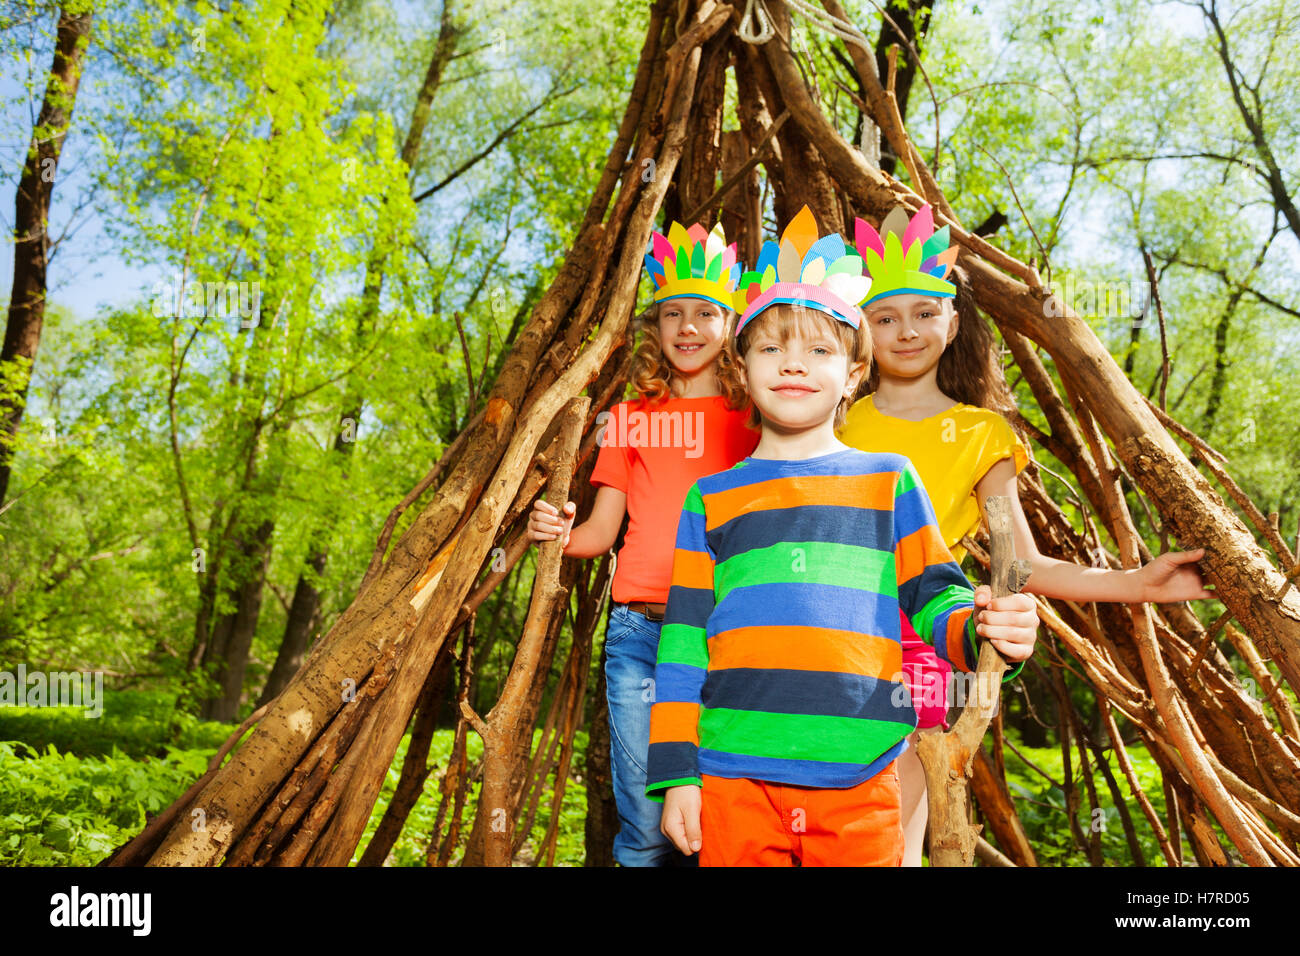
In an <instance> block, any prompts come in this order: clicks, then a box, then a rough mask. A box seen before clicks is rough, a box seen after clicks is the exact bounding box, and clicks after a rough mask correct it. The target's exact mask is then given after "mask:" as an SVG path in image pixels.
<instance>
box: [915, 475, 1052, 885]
mask: <svg viewBox="0 0 1300 956" xmlns="http://www.w3.org/2000/svg"><path fill="white" fill-rule="evenodd" d="M985 513H986V514H987V515H988V522H989V562H990V573H991V578H990V581H991V586H992V591H993V601H994V604H996V603H997V599H998V598H1003V597H1007V596H1009V595H1012V594H1018V593H1019V591H1020V589H1021V588H1022V587H1024V583H1025V581H1027V580H1028V579H1029V570H1030V569H1029V562H1028V561H1024V560H1017V559H1016V556H1015V555H1016V551H1015V539H1014V538H1013V537H1012V531H1011V502H1010V500H1009V499H1007V498H1006V497H1003V496H1001V495H997V496H992V497H989V498H987V499H986V500H985ZM975 613H976V614H978V613H979V611H978V610H977V611H976V612H975ZM999 643H1002V644H1003V645H1004V646H1006V647H1009V648H1012V649H1016V656H1017V657H1018V658H1019V657H1020V656H1021V655H1022V654H1023V656H1026V657H1027V656H1028V654H1027V653H1024V651H1025V650H1029V651H1032V647H1033V645H1032V643H1030V644H1028V645H1025V644H1024V643H1022V642H1017V641H1011V642H1003V641H999ZM1007 667H1008V664H1007V660H1006V658H1004V657H1003V656H1002V654H1000V653H999V652H998V649H997V648H996V647H994V645H993V641H992V640H985V641H982V642H981V644H980V656H979V664H978V666H977V667H976V669H975V673H974V675H973V680H972V681H971V683H970V685H968V686H970V687H971V690H970V691H969V692H968V693H967V695H966V701H965V707H964V708H963V710H962V713H961V716H960V717H959V718H958V719H957V723H956V724H955V725H954V726H953V729H952V730H950V731H948V732H947V733H942V734H938V733H932V734H922V735H921V736H920V739H919V740H918V741H917V745H916V755H917V757H919V758H920V760H921V766H922V767H923V768H924V770H925V782H926V788H927V790H928V792H929V809H930V865H931V866H970V865H971V863H972V861H973V860H974V858H975V846H976V839H977V836H978V828H976V827H973V826H971V825H970V824H969V823H968V822H967V821H968V820H969V819H970V813H969V809H968V805H969V780H970V774H971V758H972V757H973V756H974V755H975V753H976V752H977V751H978V750H979V747H980V742H981V741H982V740H983V739H984V733H985V731H986V730H987V729H988V726H989V721H990V720H992V719H993V715H994V714H995V713H997V709H998V701H999V691H1000V689H1001V685H1002V677H1003V675H1004V674H1005V673H1006V671H1007Z"/></svg>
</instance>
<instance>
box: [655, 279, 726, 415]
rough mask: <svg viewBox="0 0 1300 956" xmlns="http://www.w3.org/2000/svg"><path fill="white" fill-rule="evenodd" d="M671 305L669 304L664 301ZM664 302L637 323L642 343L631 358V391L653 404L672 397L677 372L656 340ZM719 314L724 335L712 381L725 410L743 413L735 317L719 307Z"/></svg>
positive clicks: (658, 303) (714, 366)
mask: <svg viewBox="0 0 1300 956" xmlns="http://www.w3.org/2000/svg"><path fill="white" fill-rule="evenodd" d="M665 301H671V300H665ZM661 308H663V302H657V303H655V304H654V305H653V306H651V307H650V309H648V310H647V311H646V314H645V320H644V321H642V322H640V323H639V326H640V328H639V331H640V333H641V342H640V344H638V345H637V348H636V351H635V352H634V353H633V354H632V373H631V380H632V387H633V388H635V389H636V390H637V393H638V394H639V395H640V396H641V399H642V400H643V401H645V402H648V403H650V404H655V403H658V402H661V401H664V400H665V399H668V398H671V397H672V381H673V378H674V377H676V375H677V371H676V369H674V368H673V366H672V363H671V362H669V361H668V359H667V357H665V355H664V349H663V343H662V342H661V341H660V339H659V310H660V309H661ZM718 308H719V311H721V312H722V321H723V323H724V331H723V333H722V351H721V352H719V353H718V357H717V359H716V360H715V361H714V365H713V375H714V379H715V380H716V381H717V383H718V391H719V392H720V393H721V394H722V397H723V398H725V399H726V400H727V407H728V408H731V409H735V410H739V409H743V408H744V407H745V406H746V405H748V404H749V393H748V392H747V391H746V390H745V385H744V383H743V382H741V380H740V372H739V371H738V370H737V368H736V350H735V338H734V336H733V335H732V330H733V329H734V328H735V327H736V318H737V316H736V313H735V312H734V311H733V310H731V309H723V308H722V307H721V306H719V307H718Z"/></svg>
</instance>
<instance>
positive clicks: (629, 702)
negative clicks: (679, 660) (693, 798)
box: [605, 604, 698, 866]
mask: <svg viewBox="0 0 1300 956" xmlns="http://www.w3.org/2000/svg"><path fill="white" fill-rule="evenodd" d="M662 626H663V625H662V623H661V622H659V621H651V620H648V619H647V618H646V616H645V615H644V614H639V613H637V612H636V611H630V610H628V607H627V605H626V604H615V605H614V606H613V608H612V609H611V610H610V613H609V624H608V625H607V626H606V628H605V694H606V696H607V697H608V699H609V764H610V771H611V775H612V776H613V778H614V804H615V806H616V807H617V808H618V821H619V830H618V836H616V837H614V860H615V862H617V863H618V864H619V865H621V866H693V865H695V863H696V861H697V859H698V855H693V856H689V857H683V856H682V854H681V853H679V852H678V851H677V849H676V848H675V847H674V846H673V845H672V843H671V842H669V840H668V838H667V837H666V836H664V835H663V834H662V833H660V832H659V817H660V815H661V814H662V812H663V806H664V805H663V804H662V803H656V802H655V801H653V800H651V799H649V798H648V797H647V796H646V795H645V785H646V761H647V757H648V754H649V751H650V705H651V704H652V703H653V702H654V676H655V656H656V655H657V654H658V651H659V629H660V628H661V627H662Z"/></svg>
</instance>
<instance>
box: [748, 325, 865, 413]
mask: <svg viewBox="0 0 1300 956" xmlns="http://www.w3.org/2000/svg"><path fill="white" fill-rule="evenodd" d="M812 315H813V321H803V322H799V323H797V324H796V325H795V327H794V328H793V329H792V330H791V333H790V337H789V338H788V339H786V340H785V341H782V340H781V338H780V337H779V332H778V331H777V329H776V328H775V325H776V323H768V324H767V325H766V326H764V327H762V328H760V329H757V330H755V332H754V333H753V334H752V335H751V336H750V337H749V342H748V351H747V352H746V353H745V355H744V357H743V360H742V361H741V362H739V363H738V366H739V370H740V374H741V379H742V381H744V383H745V387H746V388H747V389H748V391H749V397H750V398H751V399H752V400H753V402H754V404H755V405H756V406H757V407H758V410H759V411H760V412H761V413H762V415H763V421H764V423H766V424H770V425H775V426H777V427H779V428H781V429H782V430H785V431H804V430H806V429H809V428H814V427H816V426H818V425H821V424H823V423H824V422H826V421H828V420H831V419H833V418H834V416H835V409H836V407H837V406H838V405H839V403H840V399H842V398H844V397H845V396H846V395H848V396H852V394H853V392H854V390H855V389H856V388H857V386H858V381H859V380H860V379H861V378H862V374H863V372H865V371H866V363H864V362H855V363H852V364H850V362H849V356H848V355H847V354H846V353H845V352H844V350H843V348H842V347H841V346H840V344H839V341H838V339H837V338H836V337H835V335H834V333H833V332H832V331H831V329H830V323H831V322H833V321H835V320H834V319H830V318H826V317H823V316H821V315H819V314H817V313H813V314H812Z"/></svg>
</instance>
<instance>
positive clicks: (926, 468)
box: [837, 206, 1213, 866]
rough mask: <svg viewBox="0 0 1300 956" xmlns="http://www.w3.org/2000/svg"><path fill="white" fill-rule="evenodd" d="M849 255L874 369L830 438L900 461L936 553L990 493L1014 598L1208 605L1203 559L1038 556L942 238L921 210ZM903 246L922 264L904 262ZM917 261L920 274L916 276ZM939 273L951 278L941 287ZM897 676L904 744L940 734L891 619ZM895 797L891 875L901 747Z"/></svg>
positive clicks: (916, 657) (937, 674) (908, 858)
mask: <svg viewBox="0 0 1300 956" xmlns="http://www.w3.org/2000/svg"><path fill="white" fill-rule="evenodd" d="M856 225H857V232H856V240H857V241H856V245H857V248H858V252H859V253H860V254H861V255H862V256H863V258H864V259H865V260H866V266H867V271H868V272H870V273H871V277H872V285H871V289H870V291H868V293H867V297H866V299H865V300H864V302H863V304H862V311H863V313H864V314H865V316H866V318H865V321H866V322H867V323H868V326H869V328H870V330H871V339H872V345H873V353H874V359H875V364H874V367H873V369H872V372H871V376H870V378H869V379H868V380H867V384H866V385H865V386H864V387H865V389H866V390H867V391H868V392H869V394H868V395H867V396H866V397H865V398H862V399H860V400H859V401H858V402H856V403H855V404H854V405H853V407H852V408H850V409H849V413H848V418H847V419H846V421H845V423H844V425H843V426H842V427H841V428H840V429H839V431H838V432H837V435H838V437H839V439H840V440H841V441H843V442H844V443H845V444H846V445H851V446H853V447H854V448H859V449H861V450H862V451H868V452H894V453H897V454H902V455H906V456H907V457H908V458H910V459H911V460H912V463H913V465H915V466H916V470H917V473H918V474H919V475H920V477H921V482H922V484H924V485H925V490H926V491H927V492H928V493H929V496H930V501H931V502H932V503H933V505H934V510H935V516H936V518H937V519H938V523H939V528H940V530H941V531H942V533H943V538H944V543H945V544H947V545H948V548H949V550H950V551H952V553H953V557H954V558H956V560H957V561H958V563H960V562H961V561H962V559H963V558H964V557H965V554H966V552H965V549H964V548H962V547H961V546H960V545H959V544H958V542H960V541H961V539H962V537H964V536H965V535H967V534H973V533H974V532H975V530H976V529H977V528H978V527H979V526H980V522H981V519H982V514H981V508H982V502H983V501H984V500H985V498H987V497H988V496H990V495H1005V496H1006V497H1008V498H1009V499H1010V500H1011V512H1012V520H1013V527H1014V533H1015V542H1016V554H1017V555H1018V556H1019V557H1022V558H1026V559H1028V560H1029V562H1030V566H1031V568H1032V573H1031V574H1030V577H1029V580H1028V582H1026V584H1025V587H1024V590H1025V591H1026V592H1027V593H1032V594H1042V595H1044V596H1045V597H1055V598H1064V599H1067V600H1073V601H1119V602H1124V603H1139V602H1158V603H1169V602H1174V601H1188V600H1193V599H1197V598H1208V597H1213V593H1212V592H1210V591H1207V590H1206V589H1205V586H1204V583H1203V581H1202V580H1201V575H1200V572H1199V571H1198V570H1197V569H1196V566H1195V562H1196V561H1199V560H1200V559H1201V558H1202V557H1204V555H1205V551H1204V549H1202V548H1198V549H1196V550H1195V551H1188V552H1170V553H1168V554H1162V555H1160V556H1159V557H1157V558H1156V559H1155V560H1153V561H1152V562H1151V563H1150V564H1148V565H1147V566H1146V567H1144V568H1141V569H1140V570H1136V571H1119V570H1112V569H1109V568H1104V569H1103V568H1085V567H1081V566H1079V565H1077V564H1072V563H1070V562H1068V561H1059V560H1057V559H1055V558H1050V557H1047V556H1046V555H1044V554H1041V553H1039V551H1038V548H1037V546H1036V545H1035V543H1034V537H1033V535H1032V534H1031V532H1030V530H1029V523H1028V521H1026V520H1025V515H1024V512H1023V511H1022V510H1021V508H1020V499H1019V496H1018V494H1017V490H1016V475H1017V474H1019V473H1020V471H1022V470H1023V469H1024V467H1025V466H1026V465H1027V464H1028V463H1029V454H1028V452H1027V451H1026V450H1025V446H1024V445H1023V444H1022V443H1021V441H1020V439H1019V438H1018V437H1017V436H1016V434H1015V432H1014V431H1012V429H1011V426H1010V425H1008V424H1007V421H1006V419H1005V418H1003V417H1002V415H1000V414H999V413H998V412H997V411H994V410H993V409H1006V410H1010V409H1012V408H1014V407H1015V403H1014V400H1013V399H1012V397H1011V394H1010V392H1009V391H1008V390H1007V386H1006V382H1005V380H1004V379H1003V377H1002V374H1001V369H1000V368H999V367H998V365H997V362H996V359H995V351H994V342H993V336H992V333H990V331H989V329H988V327H987V326H986V325H985V324H984V321H983V319H982V318H980V316H979V314H978V313H977V312H976V310H975V305H974V302H973V301H972V299H971V296H970V292H969V288H968V286H967V284H966V277H965V275H964V273H962V271H961V270H960V269H958V268H956V267H955V265H954V263H955V262H956V252H957V250H956V247H952V248H949V247H948V235H947V233H948V229H947V227H946V226H945V227H944V228H943V229H940V230H939V231H938V232H935V231H934V227H933V219H932V218H931V214H930V209H929V207H928V206H923V207H922V208H921V210H920V211H919V212H918V213H917V214H916V215H915V216H913V217H911V218H910V219H909V217H908V215H907V212H906V210H905V209H903V208H902V207H898V208H897V209H895V210H894V211H893V212H892V213H890V215H889V216H887V217H886V219H885V221H884V222H883V223H882V224H881V228H880V231H879V232H877V231H876V230H875V229H874V228H873V227H872V226H871V225H870V224H868V223H866V222H864V221H863V220H861V219H859V220H857V223H856ZM913 243H920V244H922V252H921V256H920V258H919V259H918V258H917V257H916V256H915V254H913V256H911V257H909V256H907V254H906V253H907V250H908V248H909V247H910V246H911V245H912V244H913ZM918 263H919V268H918ZM949 274H952V278H953V279H954V280H955V281H945V279H946V277H947V276H948V275H949ZM903 670H904V674H905V676H906V678H907V681H908V684H909V686H910V688H911V690H912V699H913V704H914V706H915V707H916V711H917V718H918V720H917V731H916V732H914V734H913V736H912V738H910V742H911V743H913V744H914V743H915V740H916V736H915V735H916V733H921V732H930V731H932V730H933V729H935V728H937V727H939V726H941V725H942V726H946V722H945V720H944V718H945V715H946V713H947V709H948V700H947V673H946V671H947V670H948V668H947V665H945V664H944V663H943V661H941V660H940V659H939V658H938V657H937V656H936V655H935V654H934V651H933V650H932V649H931V648H930V647H929V645H927V644H925V643H924V642H922V641H921V640H920V639H919V638H917V637H916V634H915V631H913V630H912V628H911V627H910V626H909V622H908V621H907V620H906V619H904V621H903ZM898 765H899V781H900V783H901V785H902V798H903V836H904V846H905V850H904V857H903V865H904V866H920V865H921V848H922V842H923V838H924V834H925V823H926V818H927V816H928V813H927V807H926V792H925V777H924V775H923V773H922V771H921V762H920V761H919V760H918V759H917V757H916V751H915V748H914V747H911V748H909V749H907V750H906V751H904V753H903V754H902V756H900V757H899V758H898Z"/></svg>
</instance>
